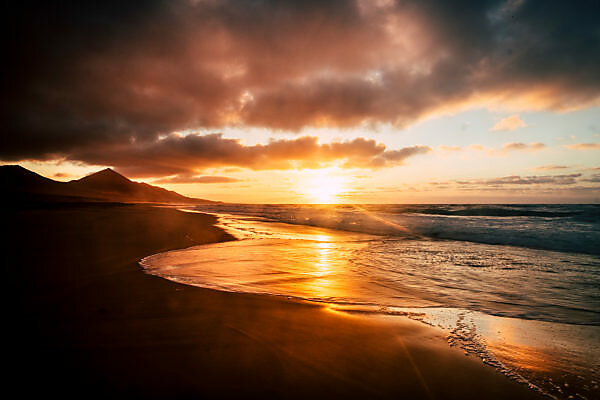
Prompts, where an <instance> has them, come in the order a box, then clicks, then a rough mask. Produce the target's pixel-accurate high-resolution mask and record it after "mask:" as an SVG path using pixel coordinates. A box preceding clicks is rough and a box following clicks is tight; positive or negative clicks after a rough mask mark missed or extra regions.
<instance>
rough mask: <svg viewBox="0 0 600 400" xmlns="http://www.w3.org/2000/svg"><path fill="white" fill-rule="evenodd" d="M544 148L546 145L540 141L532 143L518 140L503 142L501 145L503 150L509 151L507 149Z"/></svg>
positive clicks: (526, 149) (532, 149) (527, 149)
mask: <svg viewBox="0 0 600 400" xmlns="http://www.w3.org/2000/svg"><path fill="white" fill-rule="evenodd" d="M545 148H546V145H545V144H544V143H540V142H532V143H529V144H527V143H520V142H511V143H505V144H504V145H503V146H502V151H504V152H509V151H539V150H543V149H545Z"/></svg>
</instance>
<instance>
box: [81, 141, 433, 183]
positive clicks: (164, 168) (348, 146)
mask: <svg viewBox="0 0 600 400" xmlns="http://www.w3.org/2000/svg"><path fill="white" fill-rule="evenodd" d="M430 151H431V149H430V148H429V147H427V146H412V147H405V148H403V149H400V150H387V149H386V147H385V145H384V144H382V143H377V142H375V141H374V140H372V139H363V138H357V139H354V140H352V141H344V142H333V143H324V144H320V143H319V142H318V138H317V137H314V136H302V137H298V138H296V139H291V140H288V139H281V140H271V141H270V142H269V143H268V144H266V145H261V144H257V145H254V146H245V145H243V144H242V143H240V141H239V140H237V139H228V138H224V137H223V136H222V135H221V134H211V135H200V134H190V135H187V136H182V135H178V134H171V135H168V136H166V137H163V138H161V139H159V140H156V141H153V142H145V143H140V144H136V145H135V146H132V145H130V144H124V145H113V146H102V147H97V148H86V149H85V150H82V151H77V152H73V153H72V154H71V155H69V157H71V158H72V159H74V160H83V161H85V162H86V163H89V164H95V165H111V166H114V167H116V168H118V169H119V170H120V171H122V172H124V173H125V174H127V175H130V176H137V177H141V176H159V175H162V176H164V175H173V174H182V175H190V174H193V173H194V172H195V171H201V170H203V169H206V168H212V167H224V166H226V167H241V168H249V169H253V170H269V169H271V170H272V169H295V168H319V167H323V166H327V165H329V164H331V163H334V162H341V163H342V165H341V166H342V167H344V168H356V167H360V168H373V169H376V168H383V167H391V166H394V165H402V164H403V163H404V161H405V159H407V158H409V157H412V156H415V155H418V154H426V153H428V152H430Z"/></svg>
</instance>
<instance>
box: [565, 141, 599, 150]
mask: <svg viewBox="0 0 600 400" xmlns="http://www.w3.org/2000/svg"><path fill="white" fill-rule="evenodd" d="M566 147H567V149H571V150H599V149H600V143H575V144H569V145H567V146H566Z"/></svg>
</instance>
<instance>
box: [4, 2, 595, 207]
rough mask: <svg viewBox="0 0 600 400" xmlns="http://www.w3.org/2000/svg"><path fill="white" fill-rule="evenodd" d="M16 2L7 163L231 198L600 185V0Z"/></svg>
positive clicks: (529, 193) (369, 197)
mask: <svg viewBox="0 0 600 400" xmlns="http://www.w3.org/2000/svg"><path fill="white" fill-rule="evenodd" d="M6 3H7V4H3V6H2V7H3V13H2V15H3V17H4V18H3V19H4V21H3V25H4V27H3V35H2V42H3V43H2V46H3V47H2V48H3V51H4V52H5V53H6V57H4V59H5V60H6V61H5V62H4V65H3V70H4V72H3V74H2V76H1V77H0V80H1V81H2V87H3V89H4V90H3V96H2V100H0V101H2V104H1V110H0V113H1V114H2V121H3V123H4V126H3V129H2V131H1V133H0V163H1V164H20V165H23V166H25V167H26V168H29V169H31V170H33V171H36V172H38V173H40V174H42V175H44V176H47V177H49V178H52V179H57V180H62V181H68V180H72V179H78V178H80V177H82V176H85V175H87V174H89V173H92V172H95V171H97V170H99V169H102V168H105V167H111V168H114V169H115V170H116V171H118V172H120V173H122V174H124V175H125V176H127V177H129V178H131V179H134V180H137V181H143V182H148V183H151V184H154V185H159V186H162V187H165V188H167V189H170V190H175V191H177V192H179V193H181V194H184V195H188V196H193V197H200V198H207V199H211V200H222V201H227V202H249V203H546V202H548V203H555V202H559V203H560V202H567V203H598V202H600V73H599V72H598V71H599V69H598V65H600V25H599V24H598V23H597V16H598V15H600V3H599V2H597V1H593V0H589V1H586V0H580V1H571V2H565V1H532V0H501V1H456V2H454V1H453V2H448V1H427V0H424V1H401V0H397V1H394V0H373V1H367V0H350V1H284V0H281V1H274V0H273V1H268V0H261V1H258V0H257V1H227V0H171V1H158V0H152V1H136V2H121V1H104V2H98V3H97V4H84V3H85V2H79V1H73V2H70V1H62V2H59V3H55V4H53V3H51V2H36V1H22V2H18V3H17V2H15V4H8V3H9V2H6Z"/></svg>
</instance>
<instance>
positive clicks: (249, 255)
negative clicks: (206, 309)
mask: <svg viewBox="0 0 600 400" xmlns="http://www.w3.org/2000/svg"><path fill="white" fill-rule="evenodd" d="M228 207H229V206H228ZM294 207H296V206H294ZM310 209H311V207H309V210H310ZM300 210H302V212H301V213H299V212H295V213H294V215H295V218H296V217H297V216H298V215H302V213H304V212H306V210H305V209H302V208H300ZM211 211H214V209H213V210H211ZM229 211H230V210H229ZM239 211H240V212H239V214H237V215H234V214H219V216H220V224H221V226H223V227H224V228H225V229H226V230H228V231H229V232H230V233H232V234H233V235H234V236H236V237H237V238H239V239H241V240H240V241H237V242H227V243H217V244H211V245H206V246H197V247H192V248H189V249H184V250H177V251H171V252H167V253H162V254H157V255H154V256H151V257H147V258H145V259H144V260H142V265H143V266H144V268H145V269H146V270H147V272H149V273H151V274H155V275H159V276H162V277H164V278H167V279H171V280H174V281H177V282H181V283H186V284H190V285H196V286H201V287H208V288H213V289H218V290H226V291H233V292H250V293H263V294H270V295H279V296H288V297H294V298H301V299H306V300H311V301H318V302H322V303H327V304H328V305H329V306H331V307H335V308H338V309H340V310H345V311H347V312H366V313H371V314H376V315H385V316H395V315H403V316H407V317H409V318H413V319H417V320H420V321H423V322H425V323H428V324H431V325H434V326H438V327H441V328H443V329H445V330H446V332H447V338H448V342H449V344H450V345H453V346H459V347H461V348H462V349H464V351H465V353H466V354H472V355H475V356H477V357H480V358H481V359H482V360H483V361H484V362H485V363H487V364H489V365H492V366H493V367H495V368H497V369H498V370H499V371H501V372H502V373H504V374H506V375H508V376H510V377H511V378H513V379H517V380H519V381H521V382H524V383H526V384H528V385H530V386H531V387H533V388H534V389H536V390H539V391H541V392H544V393H547V394H550V395H552V396H558V397H565V398H566V397H568V395H573V396H575V395H578V396H580V397H587V398H593V397H597V396H599V395H600V392H599V391H598V383H597V382H598V381H599V378H600V373H599V371H600V365H599V362H598V360H600V302H599V296H600V294H599V288H600V257H598V256H597V255H595V254H594V251H588V252H586V253H581V252H573V251H570V252H565V251H562V252H561V251H556V250H553V251H548V250H541V249H539V248H530V247H525V246H509V245H504V244H495V245H494V244H488V243H479V242H472V241H464V240H440V239H434V238H431V237H427V236H424V235H423V234H422V233H416V232H415V230H414V229H411V230H409V229H406V228H405V227H406V224H404V225H402V226H401V227H398V228H397V227H395V226H394V225H389V226H390V228H394V229H396V230H397V233H398V232H403V233H404V234H402V235H400V234H394V235H390V234H386V235H384V236H382V235H373V234H367V233H359V232H348V231H340V230H332V229H326V228H321V227H315V226H307V225H301V224H298V222H296V223H295V224H289V223H281V222H278V220H279V221H280V220H281V219H282V218H281V217H279V218H277V220H274V219H273V218H272V217H273V214H272V213H271V215H265V213H264V212H262V214H261V213H256V214H257V215H254V216H249V215H248V214H249V211H248V209H247V208H244V207H241V208H240V210H239ZM279 211H281V209H279V210H278V212H279ZM313 211H314V209H313ZM388 211H389V210H388ZM528 211H529V212H531V211H532V210H528ZM533 211H536V212H539V211H540V210H533ZM327 212H328V211H327ZM367 212H368V213H371V214H373V213H375V215H368V216H367V217H365V219H364V221H367V220H374V221H376V222H377V223H379V225H387V224H386V223H384V222H388V223H389V222H391V223H392V224H397V223H398V219H396V220H395V221H396V222H393V221H390V220H389V219H388V220H385V221H384V222H381V221H379V220H378V219H377V218H379V219H382V218H383V217H382V215H383V214H382V213H381V212H375V211H373V210H371V211H368V210H367ZM462 212H464V210H463V211H462ZM470 212H471V213H473V210H470ZM488 213H489V212H488ZM315 214H316V217H314V215H315ZM331 218H332V217H331V215H330V216H328V217H325V216H323V215H319V213H318V212H317V213H313V218H312V221H307V222H309V223H312V224H313V225H316V223H314V220H321V221H331V220H332V219H331ZM333 218H339V216H337V217H333ZM419 218H425V217H423V216H422V215H421V216H419ZM434 218H437V217H434ZM450 218H455V217H450ZM468 218H479V217H468ZM494 218H508V219H513V218H515V216H508V217H506V216H503V217H494ZM519 218H520V217H519ZM526 218H534V219H535V218H548V217H547V216H541V217H540V216H537V215H536V216H533V217H532V216H528V217H526ZM569 218H570V217H569ZM359 220H360V219H359ZM350 222H351V221H350ZM350 222H349V221H346V225H349V224H350ZM543 223H546V224H547V223H549V222H548V221H543ZM577 223H579V222H577ZM337 224H338V225H342V226H345V225H343V224H340V223H339V222H338V223H337ZM498 224H499V225H502V226H504V228H503V229H507V228H506V226H508V225H510V224H513V225H514V224H515V222H514V221H511V222H507V221H504V222H502V223H498ZM320 225H325V224H323V223H320ZM364 225H366V223H363V226H364ZM371 225H374V226H377V224H371ZM449 225H450V224H446V226H449ZM467 225H468V224H467ZM473 225H475V226H476V228H477V229H481V227H480V225H483V223H482V222H481V221H475V222H474V223H473ZM538 225H539V224H538ZM591 226H593V223H591ZM586 227H587V228H586V229H588V230H589V227H590V223H588V225H586ZM371 228H372V227H371ZM400 228H402V229H404V230H402V229H400ZM378 229H380V228H378ZM565 229H566V230H567V231H568V230H571V231H572V230H573V228H572V227H566V228H565V227H563V230H565ZM354 230H355V231H358V230H361V231H363V232H365V231H370V232H373V231H374V229H362V228H361V229H354ZM466 230H468V229H466ZM524 230H525V228H521V231H524ZM422 231H423V230H422ZM463 231H465V229H463ZM528 234H531V232H528ZM559 236H560V235H559ZM563 236H564V235H563ZM567 236H568V235H567ZM572 236H573V235H571V236H570V237H572ZM535 240H539V239H535ZM535 240H531V241H530V242H535ZM560 240H563V239H560V237H559V240H558V241H560ZM505 241H506V240H505ZM563 241H564V240H563ZM555 247H556V246H555ZM565 384H566V386H565Z"/></svg>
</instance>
